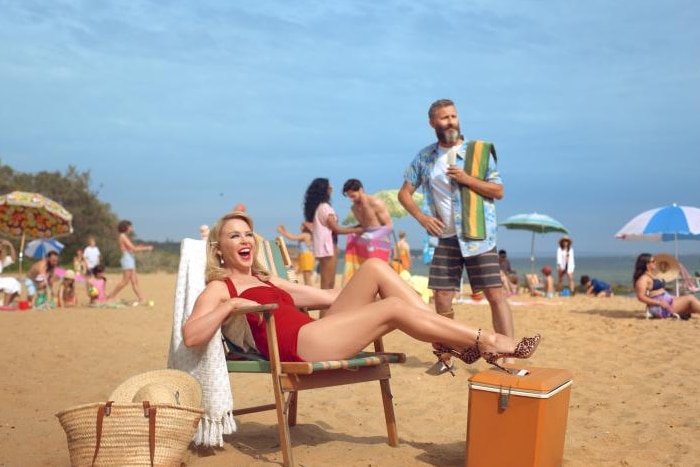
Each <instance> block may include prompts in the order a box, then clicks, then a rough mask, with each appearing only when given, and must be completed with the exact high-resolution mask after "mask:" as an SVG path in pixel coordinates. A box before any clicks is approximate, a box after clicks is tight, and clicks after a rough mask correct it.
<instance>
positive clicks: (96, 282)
mask: <svg viewBox="0 0 700 467" xmlns="http://www.w3.org/2000/svg"><path fill="white" fill-rule="evenodd" d="M106 290H107V278H106V277H105V268H104V266H102V265H101V264H98V265H97V266H95V267H94V268H93V269H92V277H91V278H90V279H88V281H87V292H88V297H90V306H97V305H99V304H101V303H105V302H106V301H107V292H106Z"/></svg>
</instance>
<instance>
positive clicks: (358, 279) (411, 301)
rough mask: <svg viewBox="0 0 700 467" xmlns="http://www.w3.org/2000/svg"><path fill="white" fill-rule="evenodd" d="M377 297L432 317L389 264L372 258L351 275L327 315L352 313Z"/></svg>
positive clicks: (431, 311) (428, 309)
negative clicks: (410, 307)
mask: <svg viewBox="0 0 700 467" xmlns="http://www.w3.org/2000/svg"><path fill="white" fill-rule="evenodd" d="M377 295H379V297H381V298H388V297H395V298H399V299H401V301H402V302H403V303H404V304H405V305H408V306H412V307H415V308H419V309H422V310H423V311H427V312H430V313H433V310H432V309H431V308H430V307H429V306H428V305H427V304H426V303H425V302H424V301H423V299H422V298H421V297H420V295H418V293H417V292H416V291H415V290H413V289H412V288H411V286H409V285H408V284H407V283H406V281H405V280H403V279H401V276H399V275H398V274H396V271H394V270H393V269H392V268H391V266H389V264H388V263H386V262H385V261H382V260H380V259H376V258H371V259H368V260H367V261H365V262H364V263H362V266H361V267H360V269H358V270H357V271H356V272H355V273H354V274H353V275H352V278H351V279H350V281H349V282H348V283H347V284H346V285H345V287H343V290H342V291H341V292H340V295H338V298H336V300H335V302H333V305H332V306H331V307H330V308H329V309H328V311H327V314H334V313H339V312H345V311H354V310H356V309H357V308H359V307H361V306H363V305H367V304H369V303H373V302H375V301H376V299H377Z"/></svg>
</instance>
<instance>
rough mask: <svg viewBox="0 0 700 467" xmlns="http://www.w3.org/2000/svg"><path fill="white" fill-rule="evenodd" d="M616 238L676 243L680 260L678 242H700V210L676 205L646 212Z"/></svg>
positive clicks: (633, 220)
mask: <svg viewBox="0 0 700 467" xmlns="http://www.w3.org/2000/svg"><path fill="white" fill-rule="evenodd" d="M615 238H619V239H621V240H652V241H657V242H658V241H662V242H674V243H675V247H676V259H678V240H700V208H696V207H692V206H678V205H677V204H675V203H674V204H672V205H670V206H664V207H661V208H655V209H650V210H648V211H644V212H643V213H641V214H639V215H637V216H635V217H634V218H633V219H632V220H631V221H629V222H628V223H627V224H625V226H624V227H623V228H621V229H620V230H619V231H618V232H617V233H616V234H615Z"/></svg>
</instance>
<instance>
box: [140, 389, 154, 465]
mask: <svg viewBox="0 0 700 467" xmlns="http://www.w3.org/2000/svg"><path fill="white" fill-rule="evenodd" d="M156 412H157V410H156V408H155V407H151V404H150V403H149V402H148V401H143V416H144V417H146V418H148V451H149V453H150V455H151V467H153V458H154V457H155V455H156Z"/></svg>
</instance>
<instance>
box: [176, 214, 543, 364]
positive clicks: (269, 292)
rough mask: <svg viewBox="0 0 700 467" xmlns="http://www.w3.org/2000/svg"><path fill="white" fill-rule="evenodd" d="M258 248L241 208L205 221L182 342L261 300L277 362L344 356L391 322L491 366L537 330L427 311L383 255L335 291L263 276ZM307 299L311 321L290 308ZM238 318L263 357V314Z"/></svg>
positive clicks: (523, 348) (528, 344)
mask: <svg viewBox="0 0 700 467" xmlns="http://www.w3.org/2000/svg"><path fill="white" fill-rule="evenodd" d="M258 248H259V245H258V244H257V242H256V240H255V236H254V234H253V221H252V219H251V218H250V217H249V216H248V215H247V214H246V213H245V212H238V211H234V212H231V213H229V214H226V215H225V216H224V217H222V218H221V219H220V220H219V221H218V222H217V223H216V224H215V225H214V227H212V229H211V231H210V233H209V241H208V243H207V266H206V282H207V285H206V288H205V289H204V291H203V292H202V293H201V294H200V296H199V297H198V298H197V301H196V302H195V305H194V309H193V311H192V314H191V315H190V317H189V318H188V320H187V322H186V323H185V325H184V327H183V337H184V342H185V345H187V346H188V347H200V346H204V345H206V344H207V343H208V342H209V341H210V340H211V339H212V337H213V336H214V335H215V333H216V331H217V330H218V329H219V328H220V327H221V325H222V323H223V322H224V321H225V320H226V318H228V316H229V314H230V313H231V311H233V310H235V309H237V308H241V307H244V306H253V305H259V304H267V303H277V304H278V305H279V308H278V309H277V310H274V311H273V313H274V315H275V320H276V321H277V332H278V336H277V338H278V341H279V347H280V354H281V355H280V356H281V358H282V360H283V361H321V360H335V359H345V358H350V357H352V356H353V355H355V354H357V353H358V352H359V351H361V350H362V349H364V348H365V347H366V346H367V345H368V344H369V343H371V342H372V341H374V340H375V339H377V338H378V337H380V336H383V335H384V334H387V333H388V332H390V331H393V330H394V329H399V330H401V331H403V332H405V333H406V334H408V335H410V336H411V337H413V338H415V339H418V340H421V341H424V342H435V343H436V344H433V345H434V347H435V349H436V350H435V353H436V355H438V358H439V357H440V356H441V355H442V353H450V354H452V355H455V356H457V357H459V358H461V359H462V360H463V361H464V362H466V363H469V364H470V363H474V362H476V361H477V360H478V359H479V358H480V357H483V358H484V359H485V360H486V361H487V362H488V363H491V364H493V365H497V366H498V360H499V359H501V358H512V357H515V358H529V357H530V356H531V355H532V354H533V352H534V351H535V349H536V348H537V345H538V344H539V342H540V336H539V334H538V335H536V336H535V337H529V338H524V339H522V340H521V341H520V342H517V343H516V342H515V341H514V340H513V339H511V338H510V337H507V336H504V335H501V334H496V333H493V332H490V331H486V330H481V329H474V328H471V327H468V326H465V325H463V324H461V323H460V322H458V321H454V320H451V319H448V318H445V317H443V316H440V315H438V314H436V313H434V312H433V311H432V310H431V309H430V308H429V307H428V306H427V305H426V304H425V303H424V302H423V300H422V299H421V298H420V296H419V295H418V294H416V293H415V292H414V291H413V289H411V288H410V287H409V286H408V285H407V284H406V282H404V281H403V279H401V278H400V277H399V276H398V275H397V274H396V273H395V272H394V271H393V270H392V269H391V267H390V266H389V265H388V264H387V263H386V262H385V261H380V260H377V259H370V260H368V261H366V262H365V263H363V265H362V267H361V268H360V269H359V270H358V271H357V272H356V273H355V274H354V275H353V277H352V280H351V281H350V282H348V284H347V285H346V286H345V287H344V288H343V289H342V290H338V289H317V288H314V287H310V286H306V285H302V284H297V283H293V282H289V281H285V280H282V279H280V278H277V277H271V276H270V275H269V274H268V273H267V272H266V271H265V270H264V269H263V268H262V266H261V265H260V264H259V263H258V261H257V260H256V259H255V258H256V257H257V255H256V252H257V249H258ZM377 295H379V297H380V298H379V299H377ZM310 305H328V306H329V309H328V311H327V312H326V314H325V316H324V317H323V318H322V319H318V320H315V319H313V318H311V317H310V316H308V315H307V314H305V313H303V312H301V311H300V310H299V309H298V308H296V307H303V306H310ZM246 317H247V320H248V323H249V324H250V327H251V330H252V332H253V337H254V338H255V343H256V345H257V347H258V349H259V350H260V352H262V353H263V354H264V355H265V356H266V357H268V355H267V336H266V333H265V324H264V322H263V320H262V319H261V318H260V316H259V315H258V314H257V313H250V314H248V315H246ZM437 342H439V344H437Z"/></svg>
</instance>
